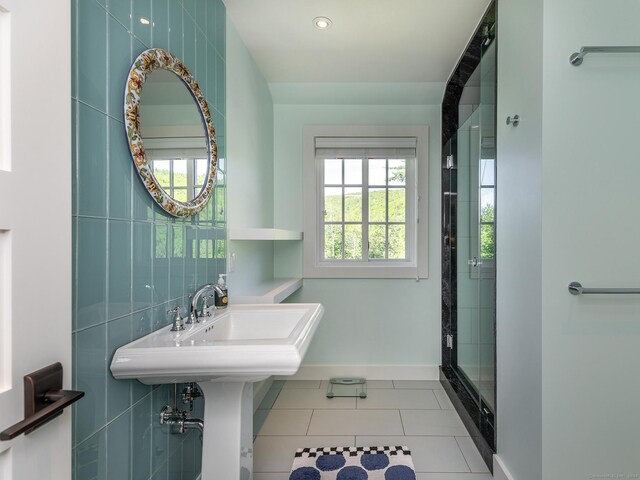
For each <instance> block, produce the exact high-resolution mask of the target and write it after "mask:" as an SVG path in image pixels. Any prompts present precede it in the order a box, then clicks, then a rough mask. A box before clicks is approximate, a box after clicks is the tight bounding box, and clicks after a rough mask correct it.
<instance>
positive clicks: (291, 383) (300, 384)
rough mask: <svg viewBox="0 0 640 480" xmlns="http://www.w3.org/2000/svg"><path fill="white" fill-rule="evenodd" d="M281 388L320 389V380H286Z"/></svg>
mask: <svg viewBox="0 0 640 480" xmlns="http://www.w3.org/2000/svg"><path fill="white" fill-rule="evenodd" d="M282 388H284V389H290V388H320V380H287V381H286V382H285V384H284V386H283V387H282Z"/></svg>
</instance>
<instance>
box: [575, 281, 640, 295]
mask: <svg viewBox="0 0 640 480" xmlns="http://www.w3.org/2000/svg"><path fill="white" fill-rule="evenodd" d="M569 293H570V294H571V295H592V294H610V295H620V294H623V295H624V294H634V293H635V294H640V288H585V287H583V286H582V284H581V283H580V282H571V283H570V284H569Z"/></svg>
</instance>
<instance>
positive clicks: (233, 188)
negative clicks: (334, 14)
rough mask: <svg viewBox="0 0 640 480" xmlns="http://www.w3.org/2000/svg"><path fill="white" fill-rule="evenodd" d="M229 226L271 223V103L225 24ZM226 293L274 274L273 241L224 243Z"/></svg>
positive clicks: (253, 66)
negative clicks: (230, 256)
mask: <svg viewBox="0 0 640 480" xmlns="http://www.w3.org/2000/svg"><path fill="white" fill-rule="evenodd" d="M227 132H228V143H227V159H228V180H227V184H228V192H227V204H228V210H227V213H228V217H227V218H228V226H229V228H234V227H272V226H273V102H272V101H271V93H270V91H269V87H268V85H267V83H266V81H265V79H264V77H263V76H262V74H261V73H260V70H259V69H258V67H257V65H256V64H255V62H254V61H253V58H252V57H251V55H250V54H249V51H248V50H247V48H246V46H245V45H244V43H243V42H242V39H241V38H240V36H239V35H238V32H237V30H236V28H235V27H234V25H233V23H232V21H231V19H229V20H228V22H227ZM231 252H233V253H235V256H236V262H235V270H234V271H233V272H232V273H229V294H230V298H231V300H232V301H233V295H234V293H237V292H239V291H246V290H249V289H250V288H251V287H252V286H254V285H256V284H258V283H260V281H262V280H266V279H269V278H272V277H273V243H272V242H239V241H231V242H229V253H231Z"/></svg>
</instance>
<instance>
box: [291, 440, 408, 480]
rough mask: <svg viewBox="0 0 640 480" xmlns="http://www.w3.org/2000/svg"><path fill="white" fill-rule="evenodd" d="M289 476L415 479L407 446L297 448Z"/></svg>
mask: <svg viewBox="0 0 640 480" xmlns="http://www.w3.org/2000/svg"><path fill="white" fill-rule="evenodd" d="M289 480H416V473H415V469H414V468H413V461H412V460H411V451H410V450H409V449H408V448H407V447H326V448H299V449H298V450H297V451H296V455H295V458H294V460H293V467H292V468H291V475H289Z"/></svg>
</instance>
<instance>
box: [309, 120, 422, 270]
mask: <svg viewBox="0 0 640 480" xmlns="http://www.w3.org/2000/svg"><path fill="white" fill-rule="evenodd" d="M319 130H320V131H319ZM338 131H339V132H341V133H342V135H343V136H337V135H336V136H333V135H335V134H336V132H338ZM349 132H353V133H354V135H355V134H357V135H358V136H346V135H348V133H349ZM363 133H364V134H366V135H367V136H364V135H363ZM388 133H394V134H395V135H394V136H391V135H387V134H388ZM305 139H306V140H305V144H306V145H307V147H306V149H308V151H306V152H305V192H306V194H305V197H306V202H305V205H306V207H305V210H306V211H305V213H306V215H305V216H306V220H305V240H304V249H305V277H345V278H419V277H426V276H427V249H426V242H427V238H426V228H427V222H426V211H427V210H426V204H427V202H426V180H427V162H426V160H427V158H426V152H427V145H426V141H427V128H426V127H424V126H423V127H307V129H306V130H305ZM420 217H422V223H419V222H420Z"/></svg>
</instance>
